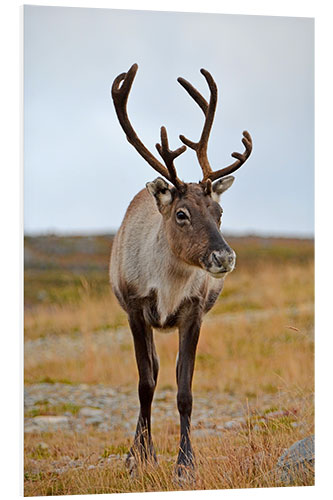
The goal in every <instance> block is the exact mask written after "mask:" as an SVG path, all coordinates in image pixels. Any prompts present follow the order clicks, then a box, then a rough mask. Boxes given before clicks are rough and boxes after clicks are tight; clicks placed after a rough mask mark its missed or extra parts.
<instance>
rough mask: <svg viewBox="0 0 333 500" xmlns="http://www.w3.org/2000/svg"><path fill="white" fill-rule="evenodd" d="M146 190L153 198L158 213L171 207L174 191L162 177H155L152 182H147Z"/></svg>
mask: <svg viewBox="0 0 333 500" xmlns="http://www.w3.org/2000/svg"><path fill="white" fill-rule="evenodd" d="M146 188H147V189H148V191H149V193H150V194H151V195H152V196H154V198H155V201H156V204H157V207H158V209H159V211H160V212H162V211H164V210H165V208H167V207H168V206H169V205H171V203H172V201H173V191H174V189H173V188H172V187H171V186H170V185H169V184H168V183H167V182H166V181H165V180H164V179H162V177H157V179H155V180H154V181H152V182H147V184H146Z"/></svg>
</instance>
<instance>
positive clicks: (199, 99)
mask: <svg viewBox="0 0 333 500" xmlns="http://www.w3.org/2000/svg"><path fill="white" fill-rule="evenodd" d="M200 72H201V74H202V75H203V76H204V77H205V79H206V81H207V83H208V87H209V90H210V100H209V104H208V103H207V101H206V99H205V98H204V97H203V96H202V95H201V94H200V92H199V91H198V90H197V89H196V88H194V87H193V85H191V84H190V83H189V82H188V81H187V80H185V79H184V78H178V82H179V83H180V84H181V85H182V87H184V89H185V90H186V91H187V92H188V94H189V95H190V96H191V97H192V98H193V99H194V100H195V102H196V103H197V104H198V105H199V107H200V108H201V110H202V111H203V113H204V115H205V117H206V119H205V123H204V126H203V129H202V133H201V137H200V139H199V141H198V142H193V141H190V140H189V139H187V138H186V137H185V136H183V135H180V136H179V138H180V140H181V141H182V142H183V143H184V144H186V145H187V146H188V147H190V148H191V149H194V151H195V152H196V154H197V158H198V161H199V165H200V167H201V169H202V172H203V181H206V180H207V179H208V178H209V177H210V175H211V173H212V169H211V166H210V164H209V161H208V157H207V146H208V139H209V135H210V131H211V128H212V125H213V120H214V115H215V110H216V104H217V86H216V83H215V81H214V79H213V77H212V75H211V74H210V73H209V72H208V71H207V70H205V69H201V70H200Z"/></svg>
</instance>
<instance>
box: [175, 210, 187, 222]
mask: <svg viewBox="0 0 333 500" xmlns="http://www.w3.org/2000/svg"><path fill="white" fill-rule="evenodd" d="M176 217H177V219H178V220H179V221H183V220H186V219H188V217H187V215H186V213H185V212H183V210H178V212H177V213H176Z"/></svg>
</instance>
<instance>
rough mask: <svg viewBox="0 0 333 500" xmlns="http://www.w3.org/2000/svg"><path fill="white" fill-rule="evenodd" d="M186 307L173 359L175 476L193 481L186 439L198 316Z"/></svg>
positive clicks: (191, 455)
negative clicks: (177, 440) (177, 423)
mask: <svg viewBox="0 0 333 500" xmlns="http://www.w3.org/2000/svg"><path fill="white" fill-rule="evenodd" d="M193 309H194V308H190V310H189V311H188V312H189V314H188V315H186V319H185V320H184V321H183V322H182V325H181V326H180V328H179V354H178V360H177V384H178V393H177V406H178V411H179V415H180V445H179V454H178V459H177V466H176V473H177V476H178V478H184V479H187V478H189V479H191V480H192V479H193V478H194V453H193V450H192V445H191V440H190V426H191V413H192V378H193V370H194V362H195V353H196V348H197V344H198V339H199V334H200V327H201V315H200V314H198V308H197V309H196V310H193Z"/></svg>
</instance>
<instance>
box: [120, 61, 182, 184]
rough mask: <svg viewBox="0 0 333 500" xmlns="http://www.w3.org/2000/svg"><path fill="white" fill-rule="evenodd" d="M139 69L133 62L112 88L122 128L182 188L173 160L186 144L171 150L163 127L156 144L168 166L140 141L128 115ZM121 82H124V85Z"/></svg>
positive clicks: (162, 172)
mask: <svg viewBox="0 0 333 500" xmlns="http://www.w3.org/2000/svg"><path fill="white" fill-rule="evenodd" d="M137 70H138V65H137V64H133V65H132V66H131V67H130V69H129V70H128V72H127V73H121V74H120V75H118V76H117V77H116V78H115V80H114V82H113V84H112V89H111V94H112V99H113V103H114V107H115V109H116V113H117V116H118V120H119V122H120V125H121V126H122V129H123V130H124V132H125V134H126V137H127V140H128V141H129V142H130V144H132V146H134V147H135V149H136V150H137V152H138V153H139V154H140V155H141V156H142V157H143V158H144V159H145V160H146V161H147V162H148V163H149V165H150V166H151V167H153V169H154V170H156V171H157V172H158V173H159V174H161V175H162V176H163V177H165V178H166V179H168V181H170V182H171V183H172V184H173V185H174V186H175V187H176V188H177V189H180V188H181V186H183V185H184V183H183V182H182V181H181V180H180V179H178V177H177V173H176V169H175V166H174V164H173V160H174V159H175V158H177V156H179V155H181V154H182V153H184V151H185V150H186V146H181V147H180V148H178V149H176V150H175V151H171V150H170V149H169V145H168V137H167V132H166V129H165V127H162V128H161V145H160V144H156V148H157V150H158V152H159V153H160V155H161V157H162V158H163V160H164V161H165V164H166V167H167V168H165V166H164V165H162V163H160V162H159V161H158V160H157V158H155V156H154V155H152V154H151V152H150V151H149V150H148V149H147V148H146V146H145V145H144V144H143V143H142V142H141V141H140V139H139V137H138V136H137V135H136V132H135V130H134V129H133V127H132V125H131V123H130V121H129V118H128V115H127V100H128V96H129V93H130V90H131V87H132V84H133V81H134V78H135V75H136V72H137ZM121 82H123V84H122V85H120V84H121Z"/></svg>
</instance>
